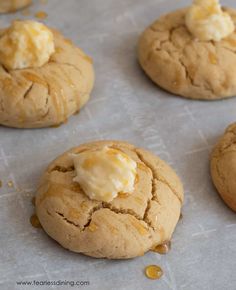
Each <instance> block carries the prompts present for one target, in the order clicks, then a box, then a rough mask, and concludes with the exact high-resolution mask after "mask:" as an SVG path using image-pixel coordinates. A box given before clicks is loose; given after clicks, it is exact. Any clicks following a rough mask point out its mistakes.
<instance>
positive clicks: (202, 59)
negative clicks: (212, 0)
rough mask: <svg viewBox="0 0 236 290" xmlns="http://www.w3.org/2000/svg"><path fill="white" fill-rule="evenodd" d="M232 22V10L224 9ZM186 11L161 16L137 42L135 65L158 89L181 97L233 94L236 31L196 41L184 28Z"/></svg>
mask: <svg viewBox="0 0 236 290" xmlns="http://www.w3.org/2000/svg"><path fill="white" fill-rule="evenodd" d="M224 11H226V12H228V13H229V14H230V16H231V18H232V19H233V21H234V23H236V10H234V9H229V8H224ZM186 12H187V9H181V10H177V11H175V12H173V13H170V14H167V15H164V16H162V17H161V18H160V19H158V20H157V21H155V22H154V23H153V24H152V25H151V26H150V27H148V28H147V29H146V30H145V31H144V33H143V34H142V36H141V38H140V41H139V50H138V54H139V62H140V64H141V66H142V68H143V70H144V71H145V73H146V74H147V75H148V76H149V77H150V78H151V80H152V81H153V82H154V83H156V84H157V85H159V86H160V87H161V88H163V89H165V90H167V91H169V92H171V93H173V94H175V95H179V96H182V97H186V98H191V99H202V100H217V99H223V98H227V97H232V96H234V95H236V54H235V52H236V32H235V31H234V33H233V34H231V35H230V36H228V37H227V38H225V39H222V40H220V41H218V42H215V41H199V40H197V39H195V38H194V37H193V36H192V34H191V33H190V32H189V31H188V29H187V27H186V25H185V16H186Z"/></svg>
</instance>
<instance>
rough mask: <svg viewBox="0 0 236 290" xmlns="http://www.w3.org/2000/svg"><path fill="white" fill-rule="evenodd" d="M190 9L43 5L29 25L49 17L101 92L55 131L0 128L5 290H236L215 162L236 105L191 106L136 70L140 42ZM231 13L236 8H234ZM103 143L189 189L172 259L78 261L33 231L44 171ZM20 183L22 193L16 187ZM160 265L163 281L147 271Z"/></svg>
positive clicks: (123, 1) (229, 219)
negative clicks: (155, 161)
mask: <svg viewBox="0 0 236 290" xmlns="http://www.w3.org/2000/svg"><path fill="white" fill-rule="evenodd" d="M188 3H190V1H177V0H175V1H171V0H166V1H160V0H159V1H158V0H145V1H143V0H119V1H117V0H89V1H88V0H68V1H63V0H50V1H48V3H47V4H42V3H41V1H34V5H33V6H32V7H31V8H30V15H28V16H23V15H22V13H21V12H19V13H17V14H11V15H7V16H5V15H4V16H0V26H1V27H2V26H5V25H7V24H9V22H10V21H11V20H12V19H14V18H32V17H33V15H34V13H35V12H37V11H40V10H42V11H46V12H47V13H48V15H49V16H48V18H47V19H46V20H45V22H46V23H47V24H48V25H50V26H52V27H56V28H58V29H59V30H61V31H63V32H64V34H65V35H67V36H68V37H70V38H72V39H73V41H74V42H75V43H76V44H78V45H79V46H80V47H82V48H83V49H84V50H85V51H86V52H87V53H88V54H90V55H91V56H92V57H93V58H94V61H95V68H96V85H95V89H94V91H93V94H92V98H91V100H90V101H89V103H88V105H87V106H86V107H85V108H84V109H83V110H82V111H81V113H80V114H79V115H76V116H74V117H72V118H71V119H70V120H69V122H68V123H67V124H65V125H63V126H61V127H59V128H55V129H52V128H50V129H40V130H15V129H9V128H4V127H0V180H1V181H2V182H3V187H2V188H0V289H2V290H8V289H9V290H13V289H24V290H25V289H70V288H71V289H74V288H75V289H76V288H78V287H73V288H72V286H69V285H68V286H54V287H53V286H19V285H18V286H17V285H16V281H33V280H37V281H44V280H47V281H57V280H68V281H77V280H78V281H89V283H90V285H89V286H80V287H79V288H80V289H81V288H82V289H94V290H96V289H99V290H100V289H103V290H105V289H109V290H110V289H124V290H125V289H127V290H132V289H135V290H145V289H155V290H158V289H161V290H168V289H172V290H177V289H178V290H199V289H201V290H205V289H207V290H208V289H209V290H211V289H214V290H222V289H227V290H235V289H236V274H235V266H236V246H235V245H236V215H235V214H234V213H233V212H231V211H230V210H229V209H228V208H227V207H226V206H225V205H224V204H223V203H222V201H221V200H220V198H219V197H218V195H217V194H216V191H215V190H214V188H213V186H212V184H211V180H210V175H209V160H208V158H209V152H210V151H211V149H212V146H213V145H214V144H215V143H216V141H217V140H218V137H219V136H220V135H221V134H222V132H223V130H224V129H225V127H226V126H227V125H228V124H229V123H231V122H233V121H235V120H236V98H232V99H229V100H224V101H217V102H201V101H191V100H185V99H182V98H178V97H175V96H172V95H170V94H168V93H166V92H163V91H162V90H160V89H158V88H157V87H156V86H154V85H153V84H152V83H151V82H150V81H149V80H148V78H146V77H145V75H144V74H143V73H142V71H141V69H140V68H139V66H138V64H137V60H136V45H137V40H138V36H139V34H140V33H141V32H142V31H143V30H144V28H145V27H146V26H147V25H149V24H150V23H151V22H152V21H153V20H155V19H156V18H157V17H159V16H160V15H161V14H163V13H165V12H168V11H170V10H174V9H176V8H179V7H182V6H185V5H187V4H188ZM224 4H225V5H226V4H227V5H231V6H233V7H235V8H236V4H235V1H224ZM94 139H123V140H127V141H129V142H131V143H134V144H136V145H137V146H143V147H145V148H147V149H150V150H152V151H153V152H155V153H157V154H159V155H160V156H161V157H162V158H163V159H165V160H166V161H167V162H168V163H169V164H171V165H172V166H173V167H174V168H175V169H176V171H177V172H178V174H179V175H180V177H181V178H182V180H183V182H184V187H185V204H184V208H183V219H182V220H181V221H180V223H179V224H178V227H177V229H176V231H175V234H174V237H173V241H172V250H171V251H170V253H169V254H168V255H166V256H160V255H158V254H155V253H152V252H150V253H147V254H146V255H145V256H143V257H140V258H137V259H133V260H128V261H107V260H98V259H93V258H89V257H85V256H83V255H79V254H73V253H71V252H69V251H67V250H65V249H63V248H62V247H60V246H59V245H57V243H55V242H54V241H53V240H51V239H50V238H49V237H47V236H46V234H45V233H44V232H43V231H42V230H37V229H34V228H33V227H31V225H30V223H29V218H30V216H31V214H32V213H33V206H32V204H31V197H32V196H33V194H34V191H35V188H36V186H37V182H38V179H39V177H40V175H41V174H42V172H43V170H44V169H45V167H46V166H47V164H48V163H49V161H51V160H52V159H54V158H55V157H56V156H57V155H58V154H60V153H62V152H63V151H65V150H67V149H69V148H70V147H73V146H76V145H78V144H80V143H83V142H87V141H90V140H94ZM8 181H12V182H13V184H14V186H13V187H10V186H9V185H11V184H7V183H8ZM149 264H158V265H160V266H161V267H162V268H163V270H164V276H163V278H162V279H161V280H159V281H151V280H148V279H147V278H146V277H145V276H144V274H143V270H144V267H145V266H147V265H149Z"/></svg>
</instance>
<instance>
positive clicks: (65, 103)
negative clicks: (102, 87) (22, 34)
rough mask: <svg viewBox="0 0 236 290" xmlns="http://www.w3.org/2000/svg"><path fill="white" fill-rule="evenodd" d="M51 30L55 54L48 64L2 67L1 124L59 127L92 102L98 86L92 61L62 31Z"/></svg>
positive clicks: (0, 76) (0, 77)
mask: <svg viewBox="0 0 236 290" xmlns="http://www.w3.org/2000/svg"><path fill="white" fill-rule="evenodd" d="M51 31H52V32H53V35H54V44H55V52H54V53H53V54H52V55H51V57H50V59H49V61H48V62H47V63H46V64H44V65H43V66H41V67H37V68H27V69H15V70H9V69H7V68H6V67H4V66H3V65H0V124H2V125H5V126H9V127H16V128H41V127H49V126H57V125H60V124H61V123H64V122H66V120H67V119H68V117H69V116H71V115H72V114H74V113H77V112H78V111H79V110H80V109H81V108H82V107H83V106H84V104H85V103H86V102H87V101H88V99H89V96H90V93H91V90H92V87H93V84H94V70H93V64H92V60H91V58H90V57H88V56H87V55H86V54H85V53H84V52H83V51H82V50H81V49H79V48H78V47H76V46H75V45H74V44H73V43H72V42H71V41H70V40H68V39H65V38H64V37H63V36H62V34H61V33H60V32H58V31H56V30H51ZM3 33H4V31H1V33H0V35H3Z"/></svg>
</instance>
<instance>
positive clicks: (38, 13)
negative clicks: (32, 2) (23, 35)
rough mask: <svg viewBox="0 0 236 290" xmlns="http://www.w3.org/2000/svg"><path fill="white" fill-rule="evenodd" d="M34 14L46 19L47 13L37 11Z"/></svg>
mask: <svg viewBox="0 0 236 290" xmlns="http://www.w3.org/2000/svg"><path fill="white" fill-rule="evenodd" d="M34 16H35V17H36V18H38V19H46V18H47V17H48V14H47V13H46V12H44V11H38V12H36V13H35V14H34Z"/></svg>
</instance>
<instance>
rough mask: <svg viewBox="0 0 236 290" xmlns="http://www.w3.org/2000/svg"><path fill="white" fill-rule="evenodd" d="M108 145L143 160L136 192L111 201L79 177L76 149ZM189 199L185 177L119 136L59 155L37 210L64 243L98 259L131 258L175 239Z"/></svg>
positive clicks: (39, 195) (43, 183) (46, 177)
mask: <svg viewBox="0 0 236 290" xmlns="http://www.w3.org/2000/svg"><path fill="white" fill-rule="evenodd" d="M104 146H108V147H111V148H115V149H118V150H121V151H123V152H124V153H125V154H127V155H128V156H130V157H131V158H132V159H133V160H134V161H135V162H137V164H138V167H137V175H138V176H137V181H136V184H135V189H134V192H133V193H132V194H130V195H128V196H127V195H120V196H118V197H116V198H115V199H113V200H112V201H111V202H101V201H96V200H91V199H89V198H88V197H87V195H85V193H84V192H83V191H82V189H81V188H80V186H79V184H78V183H76V182H73V178H74V177H75V175H76V173H75V168H74V166H73V161H72V159H71V154H72V153H76V154H78V153H80V152H84V151H85V150H91V149H92V150H94V149H99V148H103V147H104ZM182 203H183V187H182V184H181V181H180V180H179V178H178V177H177V175H176V174H175V172H174V171H173V169H172V168H170V167H169V166H168V165H167V164H166V163H165V162H164V161H162V160H161V159H159V158H158V157H157V156H155V155H153V154H152V153H150V152H148V151H146V150H144V149H141V148H136V147H135V146H133V145H131V144H129V143H125V142H118V141H99V142H93V143H88V144H84V145H81V146H79V147H77V148H73V149H71V150H70V151H68V152H66V153H64V154H63V155H61V156H60V157H58V158H57V159H56V160H54V161H53V162H52V163H51V164H50V165H49V167H48V169H47V170H46V172H45V174H44V176H43V178H42V180H41V183H40V186H39V189H38V192H37V196H36V213H37V216H38V218H39V220H40V223H41V224H42V227H43V228H44V230H45V231H46V232H47V234H48V235H49V236H51V237H52V238H53V239H55V240H56V241H57V242H58V243H60V244H61V245H62V246H63V247H65V248H67V249H69V250H71V251H74V252H78V253H83V254H85V255H88V256H93V257H97V258H103V257H105V258H110V259H127V258H132V257H136V256H140V255H143V254H144V253H145V252H146V251H148V250H150V249H151V248H153V247H155V246H157V245H158V244H162V243H164V242H166V241H169V240H170V239H171V236H172V233H173V231H174V229H175V226H176V224H177V222H178V220H179V216H180V209H181V206H182Z"/></svg>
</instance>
